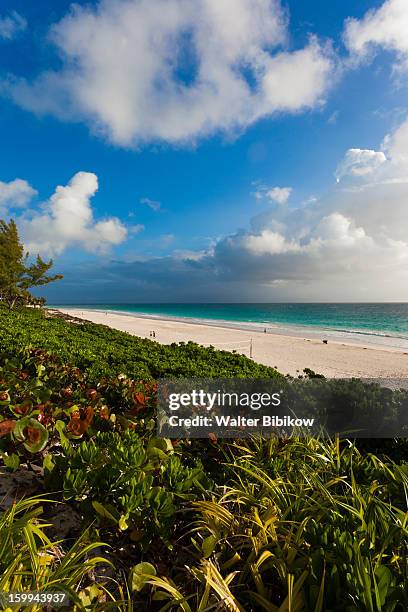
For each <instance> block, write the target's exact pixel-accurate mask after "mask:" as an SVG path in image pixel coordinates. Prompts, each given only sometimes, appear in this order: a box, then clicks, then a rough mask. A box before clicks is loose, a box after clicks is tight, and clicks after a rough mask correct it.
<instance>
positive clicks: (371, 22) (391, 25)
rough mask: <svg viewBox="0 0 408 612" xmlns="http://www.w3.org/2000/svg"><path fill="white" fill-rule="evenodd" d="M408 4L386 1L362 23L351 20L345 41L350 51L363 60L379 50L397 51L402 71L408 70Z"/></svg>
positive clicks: (392, 0)
mask: <svg viewBox="0 0 408 612" xmlns="http://www.w3.org/2000/svg"><path fill="white" fill-rule="evenodd" d="M407 31H408V2H406V0H386V2H384V4H382V6H381V7H380V8H378V9H377V10H370V11H368V12H367V13H366V14H365V15H364V17H363V18H362V19H361V20H358V19H348V20H347V22H346V25H345V30H344V40H345V43H346V45H347V47H348V48H349V50H350V51H351V52H352V53H353V54H356V55H357V56H359V57H365V56H367V55H369V54H370V52H374V51H375V48H376V47H383V48H384V49H387V50H390V51H395V52H396V53H397V54H398V56H399V59H400V67H404V66H405V67H408V36H407Z"/></svg>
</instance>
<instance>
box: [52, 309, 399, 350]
mask: <svg viewBox="0 0 408 612" xmlns="http://www.w3.org/2000/svg"><path fill="white" fill-rule="evenodd" d="M59 306H60V307H63V306H66V307H73V306H75V307H76V308H81V307H82V308H84V310H85V309H95V310H103V311H111V312H121V313H123V314H128V315H137V316H149V317H158V318H166V319H177V320H189V321H191V322H193V321H194V322H202V323H204V322H206V323H212V324H218V325H226V326H228V327H240V328H245V329H254V330H257V331H263V330H264V329H266V330H267V332H271V333H272V332H275V333H285V334H293V335H304V336H311V337H315V336H317V337H322V336H324V337H327V338H330V337H332V338H333V339H343V340H348V341H349V342H356V343H361V342H364V343H370V344H377V345H380V346H390V347H397V348H408V303H382V304H381V303H356V304H351V303H347V304H346V303H327V304H324V303H315V304H310V303H307V304H300V303H286V304H283V303H274V304H108V303H107V304H86V305H85V304H75V305H74V304H69V305H68V304H65V305H62V304H60V305H59Z"/></svg>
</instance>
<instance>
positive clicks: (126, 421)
mask: <svg viewBox="0 0 408 612" xmlns="http://www.w3.org/2000/svg"><path fill="white" fill-rule="evenodd" d="M0 338H1V339H0V457H1V463H2V466H3V467H2V468H1V474H0V483H1V480H2V479H5V478H6V477H9V476H10V477H11V479H15V482H18V478H19V475H21V473H24V474H26V473H30V474H31V475H32V476H33V479H32V482H33V483H34V484H33V486H32V487H31V488H30V490H23V491H21V488H20V490H19V488H18V485H16V486H15V487H14V489H13V488H12V489H11V490H10V492H9V495H8V501H7V503H6V500H3V501H4V503H3V505H2V514H1V517H0V521H2V522H1V524H0V527H1V529H0V546H1V549H0V551H3V553H2V554H0V564H1V572H2V575H3V576H4V578H3V579H2V581H1V579H0V589H2V590H3V591H7V590H9V589H11V588H14V586H15V587H16V588H21V589H24V590H29V589H31V590H33V589H36V588H41V589H44V588H45V587H46V586H47V585H48V586H50V588H51V587H52V588H54V587H55V588H58V589H65V590H66V591H67V592H69V593H70V596H71V609H77V610H109V609H116V610H123V611H125V610H185V611H186V612H188V611H189V610H191V611H195V610H201V611H204V610H245V611H246V610H249V611H252V610H254V611H256V610H270V611H272V612H275V611H277V610H281V611H284V610H287V611H289V610H291V611H295V610H313V611H319V610H321V611H323V610H333V611H337V610H338V611H340V610H350V611H354V610H355V611H360V610H361V611H365V610H372V611H376V610H385V611H393V610H397V611H399V610H405V609H407V608H408V598H407V595H406V593H407V586H408V573H407V572H408V567H407V558H408V557H407V541H408V540H407V528H408V514H407V497H408V463H407V453H406V443H405V441H400V442H398V443H397V442H396V441H393V440H390V441H388V440H387V441H363V442H359V443H358V444H356V443H355V442H353V441H348V440H343V441H339V440H336V439H333V440H323V439H306V440H299V439H295V438H291V439H285V440H278V439H262V438H253V439H246V440H240V441H235V442H233V441H220V440H212V441H205V440H195V441H194V440H176V441H170V440H164V439H158V438H156V435H155V421H154V406H155V394H156V379H157V378H159V377H160V376H197V375H199V376H202V374H203V372H205V373H206V375H208V376H220V377H221V376H223V377H240V376H241V377H258V378H266V377H274V378H275V377H279V376H280V375H279V374H278V373H277V372H276V371H275V370H273V369H271V368H267V367H266V366H260V365H258V364H255V363H254V362H252V361H251V360H249V359H247V358H246V357H243V356H241V355H236V354H231V353H226V352H220V351H215V350H214V349H206V348H202V347H198V346H197V345H194V344H193V343H189V344H185V345H177V346H176V345H173V346H169V347H165V346H161V345H159V344H156V343H154V342H151V341H149V340H142V339H140V338H134V337H131V336H129V335H127V334H125V333H122V332H116V331H115V330H110V329H108V328H106V327H104V326H97V325H93V324H84V325H82V324H78V323H70V322H68V321H65V320H63V319H54V318H49V316H48V315H47V313H44V312H43V311H40V310H35V309H16V310H13V311H9V310H8V309H6V308H2V307H0ZM309 375H312V373H309ZM336 389H337V391H336V392H337V395H336V398H343V399H342V400H341V401H347V402H349V403H353V402H354V403H356V402H357V403H359V402H361V403H362V404H363V403H364V401H365V402H367V395H365V388H364V387H362V386H361V383H360V382H359V381H355V382H351V383H349V384H348V385H346V386H343V387H339V386H337V387H336ZM370 393H371V396H370V397H371V400H372V401H375V402H377V404H378V407H379V408H380V406H381V403H382V402H384V401H385V399H386V400H387V401H388V402H390V403H391V404H392V403H393V402H399V403H398V406H400V405H402V404H401V401H402V400H401V397H402V396H401V395H398V393H397V392H392V391H390V390H384V391H381V390H379V389H378V388H377V387H373V389H372V391H370ZM403 399H404V398H403ZM338 401H340V399H339V400H338ZM404 401H405V399H404ZM374 450H375V452H372V451H374ZM13 482H14V481H13ZM22 493H24V494H25V495H23V499H22V500H20V501H19V498H20V497H21V494H22ZM30 494H31V495H33V494H34V495H37V496H38V497H37V498H35V497H34V498H33V497H31V498H30V497H28V495H30ZM14 500H16V501H15V503H14ZM1 501H2V500H0V502H1ZM56 508H59V510H56ZM63 511H64V512H65V511H69V512H72V513H74V516H75V525H74V528H73V529H72V530H71V531H70V532H68V533H62V532H61V533H60V534H59V533H55V525H54V532H53V534H52V537H51V532H52V529H53V526H52V525H53V523H54V517H55V516H56V514H58V513H60V514H61V513H62V512H63ZM47 525H50V526H47ZM59 540H60V541H59ZM102 542H103V544H102ZM6 550H7V553H6ZM38 558H39V559H40V562H37V561H35V559H38ZM110 564H111V565H110ZM111 566H112V567H114V568H115V569H114V570H112V569H110V568H111ZM33 609H34V608H33Z"/></svg>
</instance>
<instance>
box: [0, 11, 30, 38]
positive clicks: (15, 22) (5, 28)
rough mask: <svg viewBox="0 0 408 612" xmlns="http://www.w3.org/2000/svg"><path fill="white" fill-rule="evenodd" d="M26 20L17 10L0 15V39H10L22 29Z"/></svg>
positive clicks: (24, 27)
mask: <svg viewBox="0 0 408 612" xmlns="http://www.w3.org/2000/svg"><path fill="white" fill-rule="evenodd" d="M26 27H27V21H26V20H25V19H24V17H22V16H21V15H20V14H19V13H17V11H11V13H9V14H8V15H6V16H5V17H0V39H1V38H3V39H4V40H11V39H13V38H14V37H15V36H16V35H17V34H19V33H20V32H22V31H24V30H25V29H26Z"/></svg>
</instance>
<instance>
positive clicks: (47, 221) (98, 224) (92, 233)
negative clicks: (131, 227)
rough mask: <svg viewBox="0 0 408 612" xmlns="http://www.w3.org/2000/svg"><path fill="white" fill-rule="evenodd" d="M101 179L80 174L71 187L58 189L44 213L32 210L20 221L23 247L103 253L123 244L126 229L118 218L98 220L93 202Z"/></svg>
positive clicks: (53, 251) (49, 251)
mask: <svg viewBox="0 0 408 612" xmlns="http://www.w3.org/2000/svg"><path fill="white" fill-rule="evenodd" d="M97 189H98V179H97V177H96V175H95V174H93V173H91V172H78V173H77V174H75V176H73V177H72V179H71V180H70V181H69V183H68V185H65V186H58V187H57V188H56V190H55V192H54V194H53V195H52V196H51V198H50V199H49V200H48V201H47V202H46V203H45V204H44V205H43V206H42V209H41V210H31V211H29V214H26V215H25V216H24V217H22V218H20V219H19V220H18V222H19V226H20V227H21V230H22V235H23V240H24V244H25V245H26V247H27V248H28V250H29V251H30V252H40V253H41V254H46V255H58V254H60V253H62V252H63V251H64V250H65V249H66V248H68V247H69V246H79V247H82V248H84V249H85V250H87V251H91V252H104V251H106V249H108V248H109V247H110V246H113V245H117V244H120V243H121V242H123V241H124V240H125V238H126V235H127V230H126V227H125V226H124V225H123V224H122V223H121V221H119V219H117V218H116V217H112V218H108V219H104V220H101V221H95V220H94V217H93V211H92V207H91V199H92V197H93V196H94V195H95V193H96V191H97Z"/></svg>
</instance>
